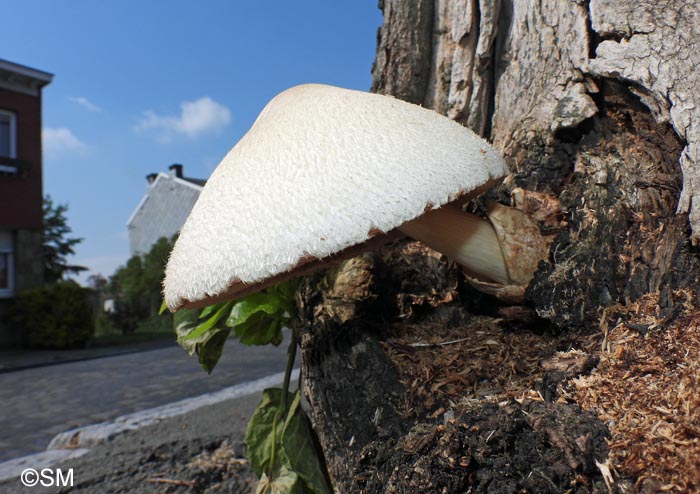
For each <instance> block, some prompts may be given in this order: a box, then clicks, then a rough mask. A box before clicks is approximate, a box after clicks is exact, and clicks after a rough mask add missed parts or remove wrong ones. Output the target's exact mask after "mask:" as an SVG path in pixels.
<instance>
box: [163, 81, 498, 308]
mask: <svg viewBox="0 0 700 494" xmlns="http://www.w3.org/2000/svg"><path fill="white" fill-rule="evenodd" d="M506 173H507V169H506V166H505V164H504V162H503V160H502V159H501V157H500V156H499V155H498V154H497V153H496V152H495V151H494V150H493V149H492V148H491V147H490V146H489V145H488V144H487V143H486V141H484V140H483V139H482V138H480V137H479V136H477V135H476V134H474V133H473V132H471V131H470V130H468V129H466V128H465V127H463V126H461V125H459V124H458V123H456V122H454V121H452V120H450V119H448V118H447V117H444V116H442V115H439V114H438V113H435V112H433V111H431V110H427V109H425V108H422V107H420V106H417V105H413V104H410V103H406V102H404V101H401V100H397V99H395V98H392V97H389V96H381V95H377V94H371V93H365V92H360V91H353V90H348V89H341V88H336V87H331V86H323V85H317V84H308V85H302V86H297V87H293V88H291V89H288V90H286V91H284V92H282V93H280V94H279V95H278V96H276V97H275V98H274V99H273V100H272V101H270V103H268V105H267V106H266V107H265V108H264V109H263V111H262V112H261V114H260V116H259V117H258V118H257V120H256V121H255V123H254V124H253V126H252V128H251V129H250V130H249V131H248V133H247V134H246V135H245V136H243V138H242V139H241V140H240V141H239V142H238V143H237V144H236V146H235V147H234V148H233V149H231V151H230V152H229V153H228V154H227V155H226V157H224V159H223V160H222V161H221V163H220V164H219V166H218V167H217V168H216V170H215V171H214V173H213V174H212V176H211V178H210V179H209V181H208V182H207V184H206V186H205V187H204V190H203V191H202V193H201V195H200V197H199V200H198V201H197V203H196V205H195V207H194V208H193V210H192V213H191V214H190V216H189V218H188V219H187V221H186V223H185V225H184V227H183V228H182V231H181V233H180V237H179V238H178V240H177V242H176V245H175V247H174V249H173V252H172V254H171V256H170V260H169V262H168V266H167V268H166V277H165V282H164V293H165V301H166V303H167V305H168V307H169V308H170V309H177V308H179V307H182V306H183V305H185V304H187V303H190V302H197V301H202V300H205V299H208V298H210V297H217V296H219V297H220V296H221V294H223V293H226V292H227V291H228V292H230V291H231V286H232V285H236V284H245V285H248V284H255V283H259V282H262V281H264V280H266V279H268V278H270V277H272V276H275V275H279V274H280V273H284V272H287V271H290V270H292V269H294V268H295V267H297V266H298V265H299V264H300V263H303V262H304V260H308V259H323V258H325V257H327V256H330V255H332V254H334V253H336V252H339V251H342V250H344V249H347V248H348V247H351V246H353V245H356V244H361V243H363V242H365V241H367V240H368V239H369V238H370V237H371V236H372V235H373V234H374V233H376V232H377V231H379V232H389V231H391V230H393V229H395V228H397V227H399V226H400V225H401V224H403V223H404V222H406V221H408V220H411V219H414V218H416V217H418V216H420V215H421V214H423V212H424V211H426V209H430V208H437V207H440V206H442V205H443V204H446V203H448V202H450V201H452V200H454V199H456V198H457V197H459V196H461V195H463V194H466V193H468V192H470V191H472V190H474V189H476V188H478V187H480V186H483V185H484V184H486V183H488V182H490V181H493V180H494V179H497V178H500V177H502V176H504V175H505V174H506Z"/></svg>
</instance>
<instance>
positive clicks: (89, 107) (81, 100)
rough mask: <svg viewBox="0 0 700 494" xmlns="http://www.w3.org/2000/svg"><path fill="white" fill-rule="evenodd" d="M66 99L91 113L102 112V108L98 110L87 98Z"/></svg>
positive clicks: (74, 97) (72, 97)
mask: <svg viewBox="0 0 700 494" xmlns="http://www.w3.org/2000/svg"><path fill="white" fill-rule="evenodd" d="M68 99H69V100H71V101H72V102H73V103H77V104H79V105H80V106H82V107H83V108H85V109H86V110H89V111H92V112H101V111H102V108H100V107H99V106H97V105H96V104H95V103H93V102H92V101H90V100H88V99H87V98H84V97H82V96H70V97H69V98H68Z"/></svg>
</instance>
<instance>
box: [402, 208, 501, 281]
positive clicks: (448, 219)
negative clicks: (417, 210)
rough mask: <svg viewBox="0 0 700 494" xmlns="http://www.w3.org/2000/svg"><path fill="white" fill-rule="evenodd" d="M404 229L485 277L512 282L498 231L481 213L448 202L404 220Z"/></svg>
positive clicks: (405, 231)
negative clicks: (465, 210) (464, 209)
mask: <svg viewBox="0 0 700 494" xmlns="http://www.w3.org/2000/svg"><path fill="white" fill-rule="evenodd" d="M400 230H401V231H402V232H404V233H405V234H406V235H408V236H410V237H413V238H414V239H416V240H419V241H421V242H423V243H424V244H426V245H427V246H429V247H431V248H432V249H435V250H437V251H438V252H440V253H442V254H444V255H446V256H447V257H449V258H450V259H452V260H453V261H455V262H457V263H459V264H461V265H462V267H463V268H464V269H465V270H466V271H468V272H469V273H471V274H473V275H475V276H476V277H478V278H480V279H482V280H487V281H495V282H497V283H501V284H503V285H507V284H509V283H510V282H511V280H510V277H509V276H508V268H507V267H506V263H505V260H504V257H503V252H502V249H501V243H500V242H499V240H498V236H497V235H496V231H495V230H494V228H493V226H491V224H490V223H489V222H488V221H487V220H485V219H482V218H481V217H479V216H476V215H474V214H470V213H465V212H464V211H462V210H461V209H459V208H457V207H456V206H451V205H447V206H443V207H441V208H439V209H434V210H432V211H428V212H427V213H425V214H424V215H422V216H420V217H419V218H416V219H415V220H412V221H409V222H406V223H404V224H403V225H401V227H400Z"/></svg>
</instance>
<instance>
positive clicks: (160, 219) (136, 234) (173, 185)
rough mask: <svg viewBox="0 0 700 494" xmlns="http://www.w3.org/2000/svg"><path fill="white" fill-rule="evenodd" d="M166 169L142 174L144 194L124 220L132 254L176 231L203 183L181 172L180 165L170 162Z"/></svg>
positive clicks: (140, 251)
mask: <svg viewBox="0 0 700 494" xmlns="http://www.w3.org/2000/svg"><path fill="white" fill-rule="evenodd" d="M168 169H169V173H163V172H159V173H151V174H149V175H147V176H146V179H147V180H148V188H147V189H146V195H144V196H143V199H141V202H139V205H138V206H136V209H135V210H134V212H133V213H131V217H129V221H127V226H128V228H129V249H130V251H131V255H132V256H133V255H136V254H146V253H147V252H148V251H149V250H150V249H151V246H152V245H153V244H154V243H155V242H156V241H157V240H158V239H159V238H161V237H166V238H170V237H172V236H173V235H175V234H176V233H177V232H179V231H180V229H181V228H182V225H184V224H185V220H186V219H187V216H189V214H190V211H191V210H192V207H193V206H194V203H195V202H197V198H198V197H199V193H200V192H201V191H202V188H203V187H204V184H205V183H206V180H202V179H197V178H189V177H185V176H183V173H182V169H183V166H182V165H179V164H174V165H170V167H169V168H168Z"/></svg>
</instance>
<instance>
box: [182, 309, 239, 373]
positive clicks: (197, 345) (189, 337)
mask: <svg viewBox="0 0 700 494" xmlns="http://www.w3.org/2000/svg"><path fill="white" fill-rule="evenodd" d="M198 312H199V311H196V310H189V309H180V310H179V311H177V312H176V313H175V316H174V323H175V333H176V334H177V342H178V343H179V344H180V346H182V348H184V349H185V350H186V351H187V353H189V354H190V355H197V358H198V359H199V364H200V365H201V366H202V367H203V368H204V370H205V371H207V373H209V374H211V371H213V370H214V367H215V366H216V364H217V363H218V362H219V359H220V358H221V354H222V353H223V351H224V343H226V338H228V334H229V332H230V329H228V328H222V327H217V326H216V322H217V321H218V320H214V318H213V317H212V318H210V319H208V320H207V321H205V322H207V323H210V324H211V326H210V327H209V329H207V330H205V331H201V329H199V330H198V328H201V327H202V325H203V323H201V322H200V318H199V316H198ZM196 333H199V334H198V335H195V334H196Z"/></svg>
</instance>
